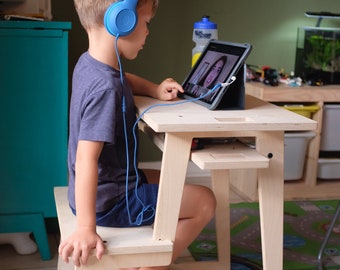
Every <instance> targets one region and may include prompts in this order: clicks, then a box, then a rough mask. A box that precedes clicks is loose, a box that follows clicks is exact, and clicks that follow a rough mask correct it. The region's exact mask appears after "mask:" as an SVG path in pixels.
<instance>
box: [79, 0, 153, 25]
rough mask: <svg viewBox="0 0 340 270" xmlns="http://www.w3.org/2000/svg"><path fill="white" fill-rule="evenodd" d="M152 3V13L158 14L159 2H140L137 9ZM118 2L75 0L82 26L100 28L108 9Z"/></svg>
mask: <svg viewBox="0 0 340 270" xmlns="http://www.w3.org/2000/svg"><path fill="white" fill-rule="evenodd" d="M148 1H151V2H152V12H153V14H155V13H156V11H157V8H158V1H159V0H138V4H137V8H139V7H141V6H143V5H145V4H146V3H147V2H148ZM114 2H118V0H74V6H75V8H76V11H77V13H78V17H79V20H80V23H81V25H82V26H83V27H84V29H85V30H89V29H90V28H93V27H100V26H102V25H103V24H104V22H103V21H104V14H105V11H106V10H107V8H108V7H109V6H110V5H111V4H112V3H114Z"/></svg>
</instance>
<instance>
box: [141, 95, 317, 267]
mask: <svg viewBox="0 0 340 270" xmlns="http://www.w3.org/2000/svg"><path fill="white" fill-rule="evenodd" d="M135 101H136V106H137V108H138V111H139V113H142V112H143V111H144V110H145V109H147V108H148V107H149V106H151V105H154V104H158V103H167V102H161V101H157V100H154V99H151V98H147V97H136V99H135ZM142 119H143V121H144V122H145V123H146V124H147V125H148V126H149V128H151V129H152V130H153V131H154V132H156V133H159V134H165V137H164V144H162V143H161V142H160V141H162V140H158V142H157V144H158V146H160V148H161V149H162V150H163V158H162V167H161V179H160V187H159V192H160V193H161V194H162V196H163V197H164V201H162V202H160V201H158V205H157V212H156V219H158V222H157V226H155V228H154V237H155V238H156V239H161V238H163V237H164V236H165V235H167V236H168V235H170V236H171V239H174V236H175V232H176V223H177V219H178V214H179V209H180V201H181V196H182V191H183V185H184V182H185V176H186V170H187V165H188V161H189V158H190V148H191V141H192V139H193V138H198V137H255V138H256V149H257V151H258V152H259V153H261V154H262V155H263V156H265V157H270V158H271V159H270V165H269V168H267V169H259V172H258V175H259V177H258V192H259V208H260V209H259V210H260V220H261V221H260V224H261V236H262V257H263V266H264V269H265V270H273V269H275V270H282V267H283V266H282V264H283V201H284V197H283V183H284V180H283V153H284V131H285V130H314V129H316V122H315V121H313V120H310V119H307V118H304V117H302V116H300V115H297V114H295V113H292V112H290V111H287V110H283V109H280V108H278V107H276V106H274V105H272V104H270V103H266V102H264V101H261V100H259V99H257V98H254V97H251V96H247V97H246V109H245V110H237V111H210V110H208V109H206V108H204V107H202V106H200V105H197V104H195V103H185V104H182V105H177V106H172V107H154V108H152V109H151V110H149V111H147V112H146V113H145V114H144V115H143V117H142ZM238 180H239V181H243V180H244V181H245V180H246V179H243V180H242V179H238ZM166 200H168V202H169V201H170V202H171V203H166ZM226 200H228V198H226ZM219 203H220V204H221V203H226V202H225V201H223V202H218V204H219ZM174 217H175V218H174ZM176 217H177V219H176ZM217 233H218V232H217ZM228 256H229V254H226V257H228ZM199 264H200V265H201V266H202V267H199V266H198V264H197V263H196V265H195V266H189V265H186V266H185V269H199V268H202V269H221V270H222V269H229V268H230V262H227V263H225V262H224V265H221V264H219V263H216V264H214V266H212V264H213V262H205V263H201V262H200V263H199ZM178 267H179V266H178V265H174V268H173V269H179V268H178ZM212 267H213V268H212Z"/></svg>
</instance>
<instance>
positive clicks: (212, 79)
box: [183, 40, 251, 105]
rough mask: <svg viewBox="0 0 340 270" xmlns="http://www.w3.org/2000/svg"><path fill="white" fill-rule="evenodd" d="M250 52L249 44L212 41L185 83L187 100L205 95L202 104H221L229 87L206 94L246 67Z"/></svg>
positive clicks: (201, 100)
mask: <svg viewBox="0 0 340 270" xmlns="http://www.w3.org/2000/svg"><path fill="white" fill-rule="evenodd" d="M250 50H251V46H250V45H249V44H239V43H230V42H223V41H216V40H215V41H211V42H210V43H209V44H208V45H207V46H206V48H205V49H204V51H203V53H202V54H201V56H200V58H199V59H198V61H197V62H196V64H195V66H194V67H193V69H192V70H191V72H190V74H189V76H188V77H187V78H186V79H185V81H184V83H183V88H184V91H185V92H184V96H185V98H192V99H193V98H198V97H200V96H202V95H205V96H204V97H203V98H201V99H200V102H203V103H206V104H207V105H212V104H214V103H216V102H219V101H220V99H221V98H222V95H223V94H224V93H225V91H226V88H227V87H226V88H224V89H216V90H215V91H213V92H211V93H210V94H208V95H206V94H207V93H208V92H209V90H211V89H213V88H214V86H215V85H216V84H217V83H224V82H227V81H229V80H230V78H231V77H232V76H234V75H235V73H236V72H237V71H238V70H239V69H240V67H241V66H243V65H244V61H245V59H246V57H247V56H248V55H249V53H250Z"/></svg>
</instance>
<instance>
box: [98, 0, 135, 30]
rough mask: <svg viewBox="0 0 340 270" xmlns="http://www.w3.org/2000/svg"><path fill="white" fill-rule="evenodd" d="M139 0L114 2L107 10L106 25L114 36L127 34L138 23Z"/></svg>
mask: <svg viewBox="0 0 340 270" xmlns="http://www.w3.org/2000/svg"><path fill="white" fill-rule="evenodd" d="M137 3H138V0H120V1H117V2H114V3H112V4H111V5H110V6H109V7H108V9H107V10H106V12H105V15H104V26H105V28H106V30H107V31H108V32H109V33H110V34H111V35H113V36H127V35H128V34H130V33H131V32H132V31H133V30H134V29H135V27H136V24H137V11H136V9H137Z"/></svg>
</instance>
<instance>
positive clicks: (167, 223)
mask: <svg viewBox="0 0 340 270" xmlns="http://www.w3.org/2000/svg"><path fill="white" fill-rule="evenodd" d="M191 141H192V136H190V135H188V133H166V135H165V141H164V149H163V158H162V167H161V175H160V183H159V191H158V201H157V211H156V217H155V224H154V239H172V240H174V239H175V234H176V228H177V223H178V216H179V210H180V205H181V200H182V193H183V187H184V182H185V177H186V172H187V167H188V161H189V156H190V150H191Z"/></svg>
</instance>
